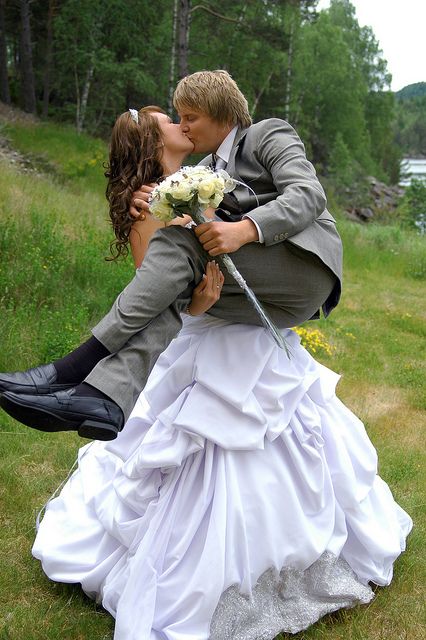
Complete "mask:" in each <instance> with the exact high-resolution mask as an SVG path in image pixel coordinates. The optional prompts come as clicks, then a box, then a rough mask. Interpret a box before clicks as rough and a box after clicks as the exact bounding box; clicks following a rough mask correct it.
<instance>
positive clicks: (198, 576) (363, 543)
mask: <svg viewBox="0 0 426 640" xmlns="http://www.w3.org/2000/svg"><path fill="white" fill-rule="evenodd" d="M136 120H137V122H135V121H134V119H133V116H132V114H131V113H126V114H123V115H122V116H120V118H119V119H118V121H117V123H116V125H115V129H114V132H113V138H112V141H113V144H112V147H111V155H110V172H109V187H108V193H109V194H110V203H111V212H112V220H113V226H114V229H115V233H116V238H117V240H116V242H115V249H116V252H117V253H122V252H125V251H126V247H127V244H128V243H129V242H130V245H131V249H132V253H133V256H134V260H135V263H136V264H140V262H141V260H142V259H143V255H144V252H145V250H146V247H147V244H148V241H149V237H150V235H151V234H152V232H153V231H154V230H155V228H157V226H159V225H160V226H161V225H162V223H158V222H157V221H155V220H153V219H152V218H150V217H149V216H147V217H145V218H144V219H143V218H141V219H140V220H138V221H137V222H134V221H132V219H131V218H130V217H129V216H128V214H127V211H128V205H129V202H130V200H129V198H130V197H131V193H132V191H133V190H134V188H133V187H134V184H135V182H137V180H136V178H137V172H138V171H139V170H140V166H139V167H138V166H136V164H135V161H134V156H133V155H132V153H131V151H130V148H131V145H134V144H135V140H140V139H141V131H140V130H139V129H138V128H139V127H141V126H142V123H144V126H145V127H146V126H148V129H149V131H148V133H150V134H151V135H154V134H155V132H156V131H158V127H159V130H160V132H161V143H160V144H159V145H157V146H156V153H155V154H154V155H152V156H147V157H146V158H145V160H144V163H145V168H146V167H147V166H148V165H149V166H150V171H151V174H150V175H151V177H152V181H153V180H154V179H156V178H158V177H160V176H161V175H164V174H167V173H171V172H173V171H174V170H176V169H177V168H178V166H179V165H180V164H181V162H182V160H183V158H184V157H185V156H186V155H187V154H188V153H189V152H190V151H191V149H190V148H189V147H190V146H191V143H190V141H188V139H187V138H185V137H184V136H182V134H181V133H180V130H179V127H178V126H177V125H174V124H173V123H172V122H171V121H170V119H169V118H168V117H167V116H166V114H164V113H163V112H162V111H161V110H158V109H152V108H148V109H144V110H141V111H140V112H139V118H137V119H136ZM114 140H116V141H117V143H119V144H114ZM145 175H146V174H145ZM120 181H121V182H120ZM117 185H118V186H117ZM123 185H124V186H123ZM208 269H209V271H208V272H207V274H206V278H205V279H204V281H203V282H202V283H201V285H200V286H199V288H198V290H197V291H196V292H195V295H194V298H193V302H192V303H191V305H190V307H189V309H188V311H189V314H187V315H185V319H184V323H183V328H182V330H181V331H180V333H179V335H178V336H177V338H175V340H173V342H172V343H171V344H170V346H169V347H168V348H167V349H166V351H165V352H164V353H163V354H162V355H161V356H160V358H159V359H158V361H157V363H156V365H155V366H154V369H153V370H152V372H151V375H150V377H149V380H148V383H147V385H146V388H145V389H144V391H143V393H142V394H141V395H140V397H139V399H138V401H137V403H136V406H135V407H134V410H133V412H132V414H131V416H130V418H129V420H128V422H127V424H126V426H125V428H124V430H123V431H122V432H121V433H120V434H119V436H118V438H117V439H116V440H114V441H112V442H99V441H94V442H92V443H90V444H87V445H86V446H84V447H82V449H80V451H79V455H78V469H77V470H76V471H75V472H74V473H73V475H72V476H71V478H70V479H69V480H68V481H67V483H66V484H65V486H64V488H63V489H62V491H61V493H60V495H58V496H57V497H55V498H54V499H52V500H50V501H49V503H48V504H47V506H46V510H45V515H44V518H43V520H42V521H41V523H40V525H39V528H38V533H37V537H36V539H35V542H34V547H33V554H34V556H35V557H36V558H38V559H39V560H40V561H41V563H42V566H43V570H44V571H45V573H46V574H47V575H48V577H49V578H50V579H52V580H55V581H60V582H70V583H81V585H82V588H83V590H84V591H85V592H86V593H87V594H88V595H89V596H90V597H92V598H94V599H96V600H97V602H99V603H101V604H102V605H103V606H104V607H105V608H106V609H107V610H108V611H109V612H110V613H111V614H112V615H113V616H114V618H115V619H116V626H115V635H114V638H115V639H116V640H189V639H194V640H207V639H209V638H210V639H211V640H272V639H273V638H274V637H275V636H276V635H277V634H279V633H280V632H289V633H296V632H298V631H300V630H302V629H305V628H306V627H308V626H309V625H311V624H313V623H315V622H316V621H317V620H318V619H319V618H320V617H321V616H323V615H325V614H326V613H329V612H331V611H335V610H337V609H339V608H342V607H351V606H354V605H356V604H360V603H368V602H369V601H370V600H371V599H372V598H373V591H372V589H371V587H370V584H369V583H374V584H377V585H388V584H389V583H390V582H391V579H392V570H393V563H394V561H395V559H396V558H397V557H398V555H399V554H400V553H401V551H402V550H403V549H404V547H405V539H406V536H407V535H408V533H409V531H410V529H411V526H412V523H411V520H410V518H409V516H408V515H407V514H406V513H405V512H404V511H403V510H402V509H401V508H400V507H399V506H398V505H397V504H396V503H395V502H394V500H393V497H392V494H391V492H390V490H389V488H388V486H387V485H386V484H385V483H384V482H383V481H382V480H381V479H380V477H379V476H378V475H377V456H376V452H375V450H374V448H373V446H372V444H371V442H370V440H369V438H368V436H367V434H366V432H365V429H364V426H363V425H362V423H361V422H360V421H359V420H358V419H357V418H356V417H355V416H354V415H353V414H352V413H351V412H350V411H349V410H348V409H347V408H346V407H345V406H344V405H343V404H342V403H341V402H340V401H339V400H338V399H337V397H336V395H335V387H336V384H337V382H338V376H337V375H336V374H335V373H333V372H332V371H330V370H328V369H327V368H326V367H324V366H322V365H321V364H319V363H317V362H316V361H315V360H314V359H313V358H312V357H311V356H310V355H309V354H308V352H307V351H306V350H305V349H304V348H303V347H302V346H301V344H300V341H299V338H298V336H297V335H296V334H295V333H294V332H292V331H291V330H284V331H283V335H284V337H285V339H286V341H287V344H288V345H289V347H290V349H291V358H290V359H288V357H287V356H286V354H285V353H284V352H283V351H282V350H281V349H279V348H278V347H277V346H275V343H273V342H272V340H271V339H270V337H269V335H268V333H267V332H266V331H265V330H264V329H263V328H260V327H255V326H249V325H242V324H231V323H229V322H227V321H224V320H219V319H216V318H213V317H212V316H210V315H208V314H202V315H198V316H197V317H196V316H195V314H198V313H200V312H201V311H205V310H207V309H208V308H209V306H210V305H211V304H213V302H214V298H215V296H216V297H217V295H218V292H219V291H220V287H221V283H222V282H223V276H222V275H221V274H220V272H219V271H218V269H217V268H216V267H215V266H214V265H211V266H210V267H208Z"/></svg>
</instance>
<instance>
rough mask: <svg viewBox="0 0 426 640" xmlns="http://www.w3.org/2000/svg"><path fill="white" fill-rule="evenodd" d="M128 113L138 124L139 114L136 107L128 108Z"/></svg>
mask: <svg viewBox="0 0 426 640" xmlns="http://www.w3.org/2000/svg"><path fill="white" fill-rule="evenodd" d="M129 112H130V115H131V116H132V120H133V121H134V122H136V124H139V114H138V112H137V111H136V109H129Z"/></svg>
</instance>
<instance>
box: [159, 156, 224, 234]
mask: <svg viewBox="0 0 426 640" xmlns="http://www.w3.org/2000/svg"><path fill="white" fill-rule="evenodd" d="M235 185H236V182H235V180H233V179H232V178H231V177H230V176H229V175H228V174H227V173H226V171H224V170H223V169H220V170H219V171H213V170H212V169H210V168H209V167H182V169H179V171H176V173H173V174H172V175H171V176H168V177H167V178H165V180H163V182H161V183H160V184H159V185H158V186H157V187H155V189H154V191H153V192H152V194H151V203H150V210H151V213H152V214H153V216H154V217H155V218H157V219H158V220H162V222H170V220H172V219H173V218H175V217H176V216H183V215H184V214H188V213H189V214H190V215H191V216H192V218H193V219H194V222H197V224H198V220H196V219H195V217H194V215H193V213H194V212H195V213H199V214H200V215H201V214H202V212H203V211H205V210H206V209H208V208H209V207H214V208H216V207H218V206H219V204H220V203H221V202H222V200H223V194H224V193H228V192H229V191H232V189H234V188H235ZM202 222H206V221H205V220H204V219H203V220H202Z"/></svg>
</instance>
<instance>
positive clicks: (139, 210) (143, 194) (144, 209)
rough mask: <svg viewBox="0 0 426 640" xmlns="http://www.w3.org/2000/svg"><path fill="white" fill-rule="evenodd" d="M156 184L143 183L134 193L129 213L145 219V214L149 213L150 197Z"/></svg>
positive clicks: (139, 218)
mask: <svg viewBox="0 0 426 640" xmlns="http://www.w3.org/2000/svg"><path fill="white" fill-rule="evenodd" d="M156 186H157V185H156V184H155V183H153V184H143V185H142V186H141V188H140V189H138V190H137V191H135V192H134V193H133V199H132V204H131V205H130V209H129V213H130V215H131V216H133V218H135V219H136V220H145V216H146V215H147V214H148V213H149V198H150V195H151V193H152V191H153V190H154V187H156Z"/></svg>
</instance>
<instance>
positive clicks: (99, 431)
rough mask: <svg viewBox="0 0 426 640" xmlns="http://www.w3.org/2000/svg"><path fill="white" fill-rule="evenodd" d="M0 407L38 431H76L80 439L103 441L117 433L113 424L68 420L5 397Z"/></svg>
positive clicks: (88, 419)
mask: <svg viewBox="0 0 426 640" xmlns="http://www.w3.org/2000/svg"><path fill="white" fill-rule="evenodd" d="M0 406H1V407H2V408H3V409H4V410H5V411H6V413H8V414H9V415H10V416H12V418H14V419H15V420H18V422H21V423H22V424H24V425H26V426H27V427H31V428H32V429H37V430H38V431H47V432H49V433H55V432H57V431H77V432H78V435H79V436H81V437H82V438H89V439H90V440H104V441H108V440H114V439H115V438H116V437H117V434H118V431H119V430H118V428H117V427H116V426H115V425H113V424H109V423H105V422H97V421H96V420H94V419H93V418H87V419H86V420H83V422H77V421H72V420H68V419H66V418H63V417H61V416H58V414H56V413H53V412H51V411H49V410H47V409H43V410H42V409H37V408H34V407H28V406H26V405H20V404H18V403H17V402H12V401H11V400H9V399H8V398H5V396H0Z"/></svg>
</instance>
